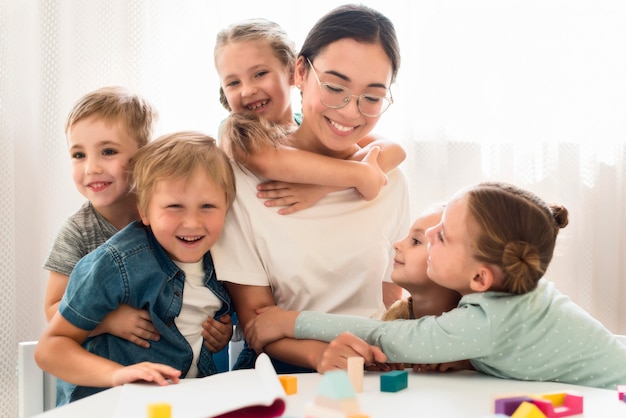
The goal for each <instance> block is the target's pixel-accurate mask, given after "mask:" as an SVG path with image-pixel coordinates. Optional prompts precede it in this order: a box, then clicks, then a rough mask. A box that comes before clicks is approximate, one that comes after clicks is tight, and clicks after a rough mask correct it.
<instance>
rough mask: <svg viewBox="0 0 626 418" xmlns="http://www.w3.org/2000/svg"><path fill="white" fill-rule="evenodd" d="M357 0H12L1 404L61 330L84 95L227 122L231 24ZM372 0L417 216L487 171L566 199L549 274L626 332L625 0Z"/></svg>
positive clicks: (1, 115)
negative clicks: (22, 362)
mask: <svg viewBox="0 0 626 418" xmlns="http://www.w3.org/2000/svg"><path fill="white" fill-rule="evenodd" d="M340 3H341V2H334V1H309V2H297V3H294V2H292V1H282V2H279V1H276V2H258V1H236V0H231V1H228V2H212V1H204V0H198V1H191V0H179V1H167V0H150V1H149V0H145V1H141V0H90V1H81V0H57V1H54V0H0V141H1V145H2V152H0V191H1V193H2V195H1V196H2V200H1V201H0V227H1V228H2V229H1V234H0V240H1V241H0V250H1V253H2V258H1V259H0V281H1V284H2V286H1V287H0V289H1V290H0V297H1V298H2V300H3V301H4V303H2V304H0V317H1V318H2V319H3V322H4V326H3V327H2V329H1V331H0V349H1V350H2V353H4V355H3V361H2V363H1V367H0V382H1V383H0V416H16V415H17V412H16V411H17V409H16V405H17V404H16V397H17V393H16V391H17V389H16V388H17V385H16V378H15V362H16V353H17V349H16V347H17V342H18V341H23V340H35V339H37V338H38V337H39V334H40V332H41V331H42V329H43V327H44V324H45V321H44V315H43V310H42V307H43V295H44V290H45V280H46V277H47V273H46V272H45V271H44V270H43V269H42V268H41V266H42V264H43V262H44V260H45V258H46V256H47V253H48V250H49V248H50V245H51V243H52V240H53V239H54V236H55V235H56V231H57V229H58V227H59V225H60V224H61V223H62V221H63V220H64V219H65V218H66V217H67V216H69V215H70V214H71V213H73V212H74V211H75V210H77V209H78V207H79V206H80V204H81V203H82V201H83V199H82V197H81V196H80V195H79V194H78V193H77V192H76V191H75V190H74V187H73V183H72V181H71V177H70V161H69V158H68V155H67V151H66V146H65V137H64V133H63V125H64V120H65V117H66V115H67V112H68V111H69V109H70V107H71V106H72V104H73V103H74V101H75V100H76V99H77V98H78V97H80V96H81V95H83V94H84V93H86V92H87V91H90V90H92V89H95V88H97V87H101V86H104V85H123V86H126V87H128V88H131V89H133V90H135V91H138V92H139V93H141V94H143V95H144V96H146V97H147V98H148V99H149V100H151V101H152V102H153V103H154V104H155V105H156V106H157V107H158V109H159V111H160V113H161V119H160V124H159V127H158V130H157V134H161V133H165V132H170V131H173V130H179V129H197V130H201V131H204V132H207V133H210V134H215V133H216V130H217V126H218V124H219V122H220V121H221V120H222V119H223V118H224V117H225V116H226V113H225V111H224V110H223V109H222V108H221V107H220V105H219V103H218V95H217V92H218V81H217V77H216V75H215V70H214V67H213V58H212V50H213V42H214V39H215V34H216V32H217V31H218V30H219V29H220V28H222V27H223V26H225V25H227V24H229V23H231V22H234V21H236V20H239V19H243V18H249V17H266V18H269V19H272V20H275V21H276V22H278V23H280V24H281V25H282V26H283V27H284V28H285V29H286V30H287V31H288V33H289V34H290V35H291V36H292V38H293V39H294V41H295V42H296V44H297V45H300V44H301V43H302V41H303V40H304V37H305V35H306V31H307V30H308V29H309V28H310V27H311V26H312V25H313V23H314V21H315V20H316V19H317V18H318V17H320V16H322V14H323V13H325V12H326V11H328V10H330V9H331V8H332V7H334V6H336V5H338V4H340ZM365 3H366V4H368V5H370V6H372V7H374V8H376V9H378V10H380V11H382V12H383V13H385V14H386V15H387V16H389V17H390V18H391V19H392V20H393V21H394V22H395V24H396V29H397V31H398V36H399V39H400V44H401V49H402V59H403V62H402V66H401V69H400V75H399V78H398V82H397V83H396V85H394V86H393V87H392V90H393V94H394V97H395V99H396V103H395V104H394V105H393V106H392V108H391V109H390V110H389V111H388V113H387V114H385V115H384V116H383V118H382V119H381V122H380V124H379V128H378V129H377V131H378V133H379V134H381V135H383V136H385V137H386V138H388V139H390V140H396V141H398V142H400V143H401V144H402V145H404V147H405V148H406V150H407V154H408V158H407V160H406V161H405V163H404V164H403V168H404V170H405V171H406V173H407V175H408V176H409V181H410V186H411V196H412V205H413V211H414V213H415V214H417V213H418V212H419V211H420V210H421V209H423V208H425V207H427V206H430V205H431V204H433V203H434V202H439V201H442V200H446V199H447V198H448V197H449V196H450V195H451V194H452V193H453V192H455V191H456V190H458V189H459V188H460V187H463V186H465V185H468V184H472V183H476V182H478V181H482V180H487V179H490V180H504V181H509V182H513V183H515V184H517V185H519V186H522V187H526V188H529V189H531V190H533V191H535V192H536V193H538V194H539V195H541V196H542V197H544V198H545V199H546V200H548V201H554V202H558V203H561V204H564V205H565V206H566V207H567V208H568V209H569V211H570V217H571V223H570V225H569V226H568V227H567V228H565V229H564V230H563V231H562V234H561V235H560V238H559V243H558V246H557V254H556V255H555V258H554V261H553V264H552V266H551V268H550V269H549V271H548V277H549V279H551V280H553V281H555V282H556V283H557V285H558V287H559V288H560V289H561V290H562V291H563V292H565V293H567V294H569V295H570V296H571V297H572V298H573V299H574V300H575V301H576V302H578V303H579V304H580V305H581V306H583V307H584V308H585V309H587V310H588V311H589V312H590V313H592V314H593V315H594V316H595V317H597V318H598V319H600V320H601V321H602V322H603V323H604V324H606V326H607V327H609V329H611V330H612V331H613V332H615V333H626V319H625V314H626V308H625V307H623V306H624V305H625V304H624V302H625V301H626V286H625V285H624V284H623V283H624V280H623V278H624V276H625V275H626V258H625V257H624V254H626V213H625V209H626V207H625V205H626V196H625V184H626V173H625V170H624V169H625V167H626V149H625V147H626V145H625V144H626V122H625V118H626V77H625V74H626V54H624V45H625V44H626V25H625V24H624V22H626V6H625V5H624V4H623V2H622V1H621V0H596V1H589V0H536V1H532V0H516V1H514V0H506V1H502V0H491V1H488V0H474V1H471V2H468V1H465V0H440V1H436V2H434V1H426V0H424V1H408V0H406V1H396V2H390V1H384V0H369V1H365ZM294 15H295V16H294ZM294 105H295V107H296V108H297V107H298V105H299V102H298V101H297V100H295V101H294ZM372 222H376V220H374V219H373V220H372Z"/></svg>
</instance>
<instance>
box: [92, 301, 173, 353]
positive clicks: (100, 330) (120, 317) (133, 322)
mask: <svg viewBox="0 0 626 418" xmlns="http://www.w3.org/2000/svg"><path fill="white" fill-rule="evenodd" d="M100 334H111V335H115V336H116V337H120V338H123V339H125V340H128V341H130V342H131V343H134V344H137V345H138V346H140V347H143V348H150V341H159V338H160V337H161V336H160V335H159V333H158V331H157V329H156V328H155V327H154V325H153V324H152V320H151V318H150V314H149V313H148V311H146V310H144V309H136V308H133V307H131V306H129V305H120V306H119V307H118V308H117V309H116V310H114V311H113V312H110V313H109V314H108V315H107V316H106V317H105V318H104V320H103V321H102V323H101V324H100V325H98V326H97V327H96V329H94V330H93V332H92V333H91V335H92V336H93V335H100Z"/></svg>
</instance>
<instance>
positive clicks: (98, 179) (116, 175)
mask: <svg viewBox="0 0 626 418" xmlns="http://www.w3.org/2000/svg"><path fill="white" fill-rule="evenodd" d="M67 145H68V148H69V152H70V157H71V159H72V179H73V180H74V184H75V186H76V189H77V190H78V191H79V192H80V194H82V195H83V196H85V198H87V199H88V200H89V201H90V202H91V203H92V205H93V206H94V207H95V208H96V209H97V210H98V211H102V210H103V209H104V208H108V207H111V206H112V205H115V204H116V203H118V202H119V201H120V200H122V199H124V198H126V197H127V195H128V193H129V191H130V184H129V181H128V175H127V173H126V166H127V165H128V160H130V158H131V157H132V156H133V154H135V152H137V150H138V149H139V145H138V144H137V141H135V140H134V139H133V138H132V137H131V136H130V135H129V134H128V133H127V131H126V129H124V127H123V126H122V123H121V122H111V121H107V120H104V119H102V118H100V117H97V116H91V117H88V118H85V119H82V120H80V121H78V122H76V123H75V124H74V126H72V127H71V128H70V130H69V131H68V133H67Z"/></svg>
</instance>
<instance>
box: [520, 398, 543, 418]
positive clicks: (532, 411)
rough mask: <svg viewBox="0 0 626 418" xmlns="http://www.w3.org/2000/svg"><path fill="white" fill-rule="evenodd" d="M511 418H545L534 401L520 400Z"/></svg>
mask: <svg viewBox="0 0 626 418" xmlns="http://www.w3.org/2000/svg"><path fill="white" fill-rule="evenodd" d="M511 418H546V416H545V415H544V413H543V412H541V410H540V409H539V408H537V405H535V404H534V403H531V402H522V403H521V404H520V406H518V407H517V409H516V410H515V412H513V415H511Z"/></svg>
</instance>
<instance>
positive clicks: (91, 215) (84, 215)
mask: <svg viewBox="0 0 626 418" xmlns="http://www.w3.org/2000/svg"><path fill="white" fill-rule="evenodd" d="M116 232H117V228H115V227H114V226H113V225H112V224H111V223H110V222H109V221H107V220H106V219H105V218H104V217H103V216H102V215H100V214H99V213H98V212H97V211H96V210H95V209H94V208H93V206H92V205H91V202H86V203H85V204H84V205H83V206H81V208H80V209H79V210H78V212H76V213H75V214H74V215H72V216H70V217H69V218H68V219H67V220H66V221H65V223H64V224H63V225H62V226H61V229H60V231H59V233H58V235H57V237H56V239H55V241H54V244H53V245H52V250H51V251H50V255H49V256H48V260H47V261H46V263H45V264H44V266H43V267H44V269H46V270H48V271H54V272H57V273H60V274H63V275H65V276H69V275H70V273H71V272H72V270H73V269H74V266H75V265H76V263H78V260H80V259H81V258H83V256H85V255H86V254H88V253H90V252H92V251H93V250H95V249H96V248H98V247H99V246H100V245H102V244H104V242H105V241H106V240H108V239H109V238H111V237H112V236H113V235H115V233H116Z"/></svg>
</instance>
